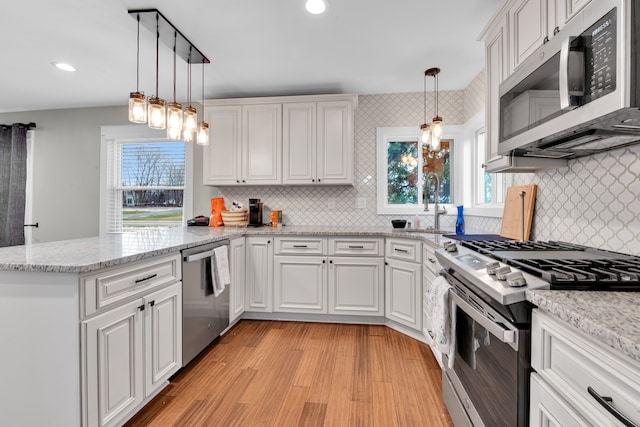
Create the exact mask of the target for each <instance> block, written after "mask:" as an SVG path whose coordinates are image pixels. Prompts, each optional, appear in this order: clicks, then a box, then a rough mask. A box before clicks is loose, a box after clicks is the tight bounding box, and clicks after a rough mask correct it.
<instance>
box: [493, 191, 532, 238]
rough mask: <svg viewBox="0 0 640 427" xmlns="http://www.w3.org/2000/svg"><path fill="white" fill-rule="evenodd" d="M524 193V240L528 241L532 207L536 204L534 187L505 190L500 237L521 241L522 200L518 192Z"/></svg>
mask: <svg viewBox="0 0 640 427" xmlns="http://www.w3.org/2000/svg"><path fill="white" fill-rule="evenodd" d="M522 191H524V240H529V233H531V221H532V220H533V207H534V205H535V203H536V185H535V184H529V185H514V186H511V187H509V188H507V196H506V197H505V200H504V211H503V212H502V226H501V227H500V235H501V236H502V237H508V238H511V239H516V240H520V239H522V199H521V198H520V192H522Z"/></svg>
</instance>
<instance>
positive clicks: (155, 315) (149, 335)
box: [144, 282, 182, 398]
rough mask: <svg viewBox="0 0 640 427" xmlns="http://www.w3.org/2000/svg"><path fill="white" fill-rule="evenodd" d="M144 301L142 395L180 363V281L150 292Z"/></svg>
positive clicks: (167, 377) (169, 374) (160, 385)
mask: <svg viewBox="0 0 640 427" xmlns="http://www.w3.org/2000/svg"><path fill="white" fill-rule="evenodd" d="M144 303H145V307H146V310H145V315H144V316H145V322H144V328H145V333H144V337H145V398H146V397H149V396H150V395H152V394H153V392H155V391H156V390H157V389H158V388H160V387H162V386H163V385H164V384H165V382H166V381H167V380H168V379H169V377H170V376H171V375H173V374H174V373H176V372H177V371H178V369H180V368H181V367H182V282H178V283H175V284H173V285H171V286H169V287H167V288H164V289H161V290H159V291H156V292H153V293H151V294H149V295H147V296H146V297H145V298H144Z"/></svg>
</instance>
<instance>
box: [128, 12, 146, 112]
mask: <svg viewBox="0 0 640 427" xmlns="http://www.w3.org/2000/svg"><path fill="white" fill-rule="evenodd" d="M137 19H138V43H137V48H136V91H135V92H131V93H130V94H129V121H130V122H133V123H146V122H147V99H146V98H145V96H144V93H142V92H140V14H138V16H137Z"/></svg>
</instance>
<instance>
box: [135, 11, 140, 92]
mask: <svg viewBox="0 0 640 427" xmlns="http://www.w3.org/2000/svg"><path fill="white" fill-rule="evenodd" d="M136 92H140V14H138V44H137V48H136Z"/></svg>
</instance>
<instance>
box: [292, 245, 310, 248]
mask: <svg viewBox="0 0 640 427" xmlns="http://www.w3.org/2000/svg"><path fill="white" fill-rule="evenodd" d="M293 247H294V248H306V247H308V246H307V245H293Z"/></svg>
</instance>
